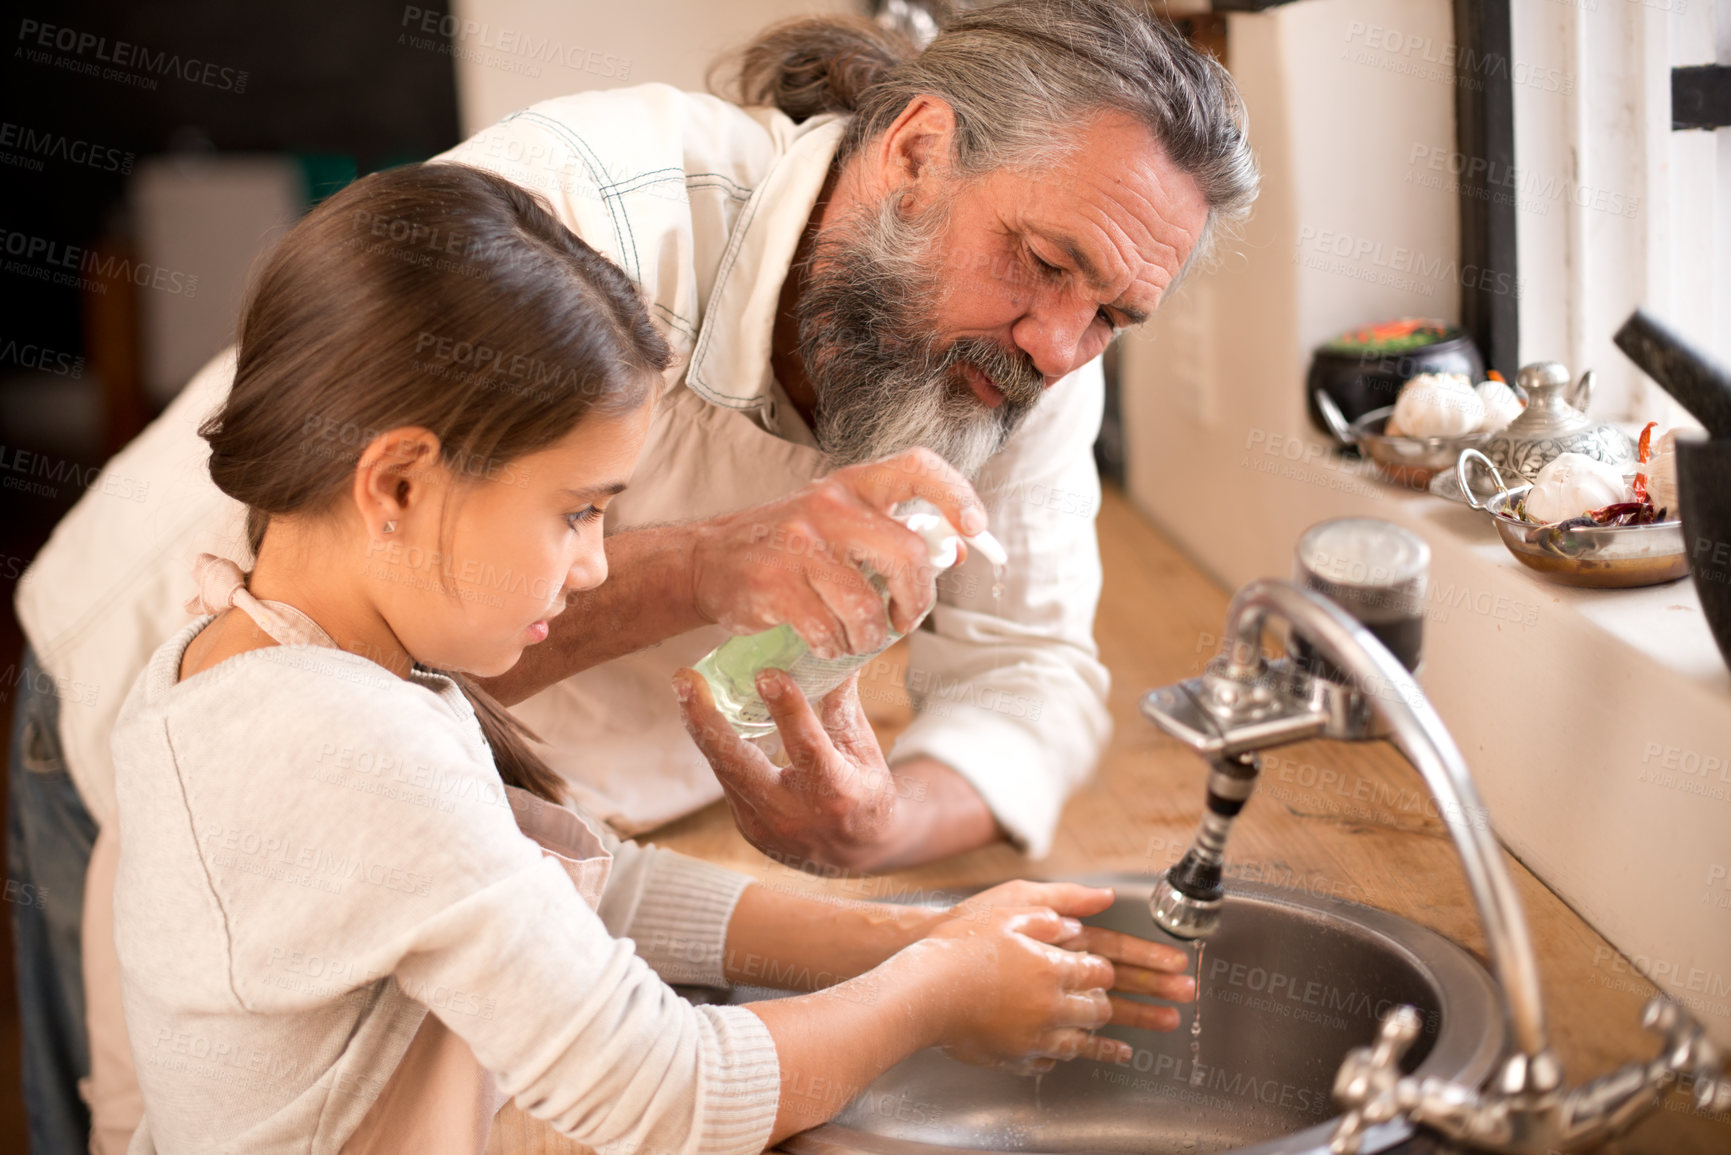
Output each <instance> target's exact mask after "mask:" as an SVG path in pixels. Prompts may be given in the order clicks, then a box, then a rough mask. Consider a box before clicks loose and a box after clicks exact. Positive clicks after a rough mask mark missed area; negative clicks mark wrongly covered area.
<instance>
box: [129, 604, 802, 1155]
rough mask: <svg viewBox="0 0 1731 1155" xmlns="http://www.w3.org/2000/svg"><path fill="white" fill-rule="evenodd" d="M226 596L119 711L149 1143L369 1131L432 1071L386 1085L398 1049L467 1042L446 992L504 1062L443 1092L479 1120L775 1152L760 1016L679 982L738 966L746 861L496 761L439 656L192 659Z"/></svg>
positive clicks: (177, 639)
mask: <svg viewBox="0 0 1731 1155" xmlns="http://www.w3.org/2000/svg"><path fill="white" fill-rule="evenodd" d="M210 620H211V619H210V618H208V617H205V618H200V619H197V620H195V621H194V622H192V623H191V624H190V625H188V626H186V627H185V628H183V629H182V630H180V631H179V632H178V633H177V634H176V635H175V636H174V637H173V638H171V639H170V640H169V641H168V642H167V643H165V644H164V645H163V646H162V647H161V648H160V649H159V650H157V652H156V653H155V655H154V656H153V657H152V659H151V661H150V663H149V664H148V665H147V666H146V668H145V670H144V672H143V673H142V674H141V675H140V677H139V679H138V682H137V685H136V686H135V688H134V689H133V692H132V693H131V694H130V695H129V697H128V698H127V700H126V704H125V706H124V707H123V709H122V710H121V713H120V718H119V720H118V722H117V723H116V725H115V729H114V740H113V754H114V761H115V765H116V767H117V768H118V770H119V773H118V775H117V778H116V781H117V783H118V787H119V792H118V798H117V801H118V808H119V809H118V820H119V823H118V824H119V831H120V857H119V867H118V872H117V875H116V880H115V891H114V934H115V939H114V941H115V947H116V949H117V952H118V955H119V960H120V966H121V980H122V993H123V1003H124V1008H125V1016H126V1026H127V1033H128V1036H129V1038H130V1040H131V1044H132V1054H133V1059H134V1064H135V1067H136V1070H137V1073H138V1080H139V1086H140V1088H141V1089H142V1091H143V1095H144V1106H145V1119H144V1122H143V1123H142V1124H141V1125H140V1127H139V1129H138V1130H137V1131H136V1132H135V1133H134V1134H133V1137H132V1142H131V1145H130V1147H129V1148H128V1150H129V1151H130V1152H132V1155H151V1153H153V1152H156V1151H162V1152H165V1153H167V1152H176V1153H179V1152H187V1153H204V1152H208V1153H215V1152H230V1151H233V1152H245V1153H247V1155H269V1153H271V1152H282V1153H284V1155H287V1153H289V1152H301V1153H311V1155H318V1153H321V1152H323V1153H329V1155H337V1153H338V1152H340V1151H341V1150H342V1149H343V1147H344V1145H345V1144H347V1143H348V1142H349V1141H350V1140H351V1139H355V1138H357V1132H359V1137H360V1138H361V1139H362V1140H363V1141H370V1140H371V1139H372V1138H373V1136H370V1135H369V1134H368V1132H367V1131H365V1130H364V1120H366V1119H367V1118H368V1117H369V1116H378V1115H380V1113H383V1114H384V1115H386V1116H388V1115H389V1114H390V1113H391V1112H392V1111H393V1110H400V1107H401V1104H398V1103H397V1102H396V1099H397V1097H398V1096H397V1095H395V1094H393V1090H395V1091H399V1092H401V1093H402V1094H406V1095H408V1096H410V1097H412V1098H413V1097H420V1096H424V1095H425V1094H426V1092H427V1091H428V1088H426V1087H417V1086H411V1085H406V1084H404V1082H403V1081H402V1080H398V1081H396V1082H395V1083H393V1081H392V1075H393V1072H395V1071H397V1069H398V1068H399V1066H400V1065H401V1064H402V1063H403V1062H405V1061H408V1062H409V1063H411V1065H412V1066H411V1069H412V1070H413V1071H414V1072H416V1073H419V1074H425V1073H427V1072H428V1071H431V1070H434V1069H437V1068H439V1067H441V1066H444V1067H449V1066H450V1064H449V1063H448V1062H444V1063H442V1062H440V1061H439V1057H438V1056H437V1055H432V1054H428V1053H425V1043H426V1040H428V1039H430V1038H433V1037H435V1036H433V1035H429V1033H428V1032H427V1031H426V1029H425V1028H426V1024H427V1016H428V1014H429V1012H430V1013H431V1014H432V1015H435V1016H437V1018H438V1020H439V1022H440V1023H441V1024H443V1027H444V1028H445V1029H446V1030H448V1032H449V1033H450V1034H452V1035H455V1036H456V1037H457V1039H458V1040H460V1041H461V1043H462V1044H464V1046H465V1047H466V1048H467V1049H468V1050H469V1051H470V1052H472V1053H473V1056H474V1058H475V1059H476V1060H477V1061H478V1063H479V1066H480V1067H481V1068H483V1069H484V1070H485V1071H487V1072H490V1073H491V1075H492V1077H493V1079H494V1080H496V1088H495V1086H494V1085H493V1084H490V1083H487V1082H476V1081H473V1080H469V1081H467V1083H466V1085H465V1086H464V1087H462V1088H460V1089H461V1090H463V1091H464V1093H465V1094H466V1095H468V1096H469V1097H470V1098H469V1100H468V1102H466V1103H455V1104H447V1106H449V1107H452V1108H456V1109H457V1111H456V1113H457V1114H458V1115H466V1116H467V1117H468V1118H470V1119H472V1120H473V1121H474V1123H473V1124H472V1125H474V1126H479V1125H482V1124H484V1122H485V1121H486V1120H487V1119H490V1118H491V1110H490V1108H496V1107H497V1105H498V1101H499V1100H498V1098H497V1095H496V1093H497V1094H502V1095H504V1096H509V1097H511V1098H513V1099H515V1100H516V1102H517V1103H518V1105H519V1106H521V1107H522V1108H523V1109H524V1110H525V1111H527V1112H529V1113H530V1114H532V1115H534V1116H536V1117H537V1118H541V1119H545V1120H547V1121H548V1122H550V1123H551V1124H552V1125H553V1126H554V1127H556V1128H557V1129H558V1130H560V1131H561V1132H563V1133H565V1134H567V1135H570V1136H572V1137H574V1138H576V1139H579V1140H581V1141H582V1142H584V1143H587V1144H588V1145H589V1146H592V1147H595V1148H597V1149H599V1150H601V1151H604V1152H618V1153H619V1155H626V1153H630V1155H637V1153H639V1152H643V1151H660V1152H667V1153H669V1155H672V1153H675V1152H678V1153H681V1155H704V1153H711V1152H713V1153H716V1155H721V1153H738V1155H750V1153H753V1152H756V1151H759V1150H761V1149H762V1146H763V1144H764V1142H765V1141H766V1140H767V1139H768V1136H769V1131H770V1127H771V1125H772V1123H773V1121H774V1118H775V1113H776V1109H777V1105H778V1103H779V1100H780V1068H779V1065H778V1063H777V1060H776V1054H775V1043H774V1040H773V1039H772V1038H771V1037H770V1035H769V1032H768V1029H767V1028H766V1027H765V1026H764V1025H763V1023H762V1021H761V1020H759V1019H758V1018H757V1016H756V1015H754V1014H753V1013H752V1012H751V1011H749V1010H747V1009H746V1008H744V1007H694V1006H692V1005H690V1004H689V1003H687V1002H685V1001H684V1000H683V999H681V998H680V997H679V996H678V995H676V994H675V993H674V992H673V991H672V990H671V989H670V988H669V987H668V986H667V985H666V984H665V982H664V981H663V980H664V979H665V980H668V981H676V982H698V983H706V984H709V985H723V984H724V981H725V980H724V969H725V968H724V960H723V951H724V948H725V944H726V935H727V924H728V921H729V919H730V918H731V916H732V912H733V907H734V904H735V903H736V902H737V900H738V896H739V893H740V892H741V890H743V889H744V887H745V886H746V885H747V879H746V878H745V877H744V876H742V875H739V874H735V873H733V872H731V871H727V870H723V869H721V868H720V867H716V866H711V865H708V864H706V863H701V862H696V861H693V860H691V859H688V858H684V857H682V856H680V855H677V854H673V853H670V852H668V851H663V850H656V849H654V848H652V847H643V846H637V845H634V844H631V843H620V842H619V841H618V840H617V839H615V838H612V837H610V836H606V835H605V834H604V833H597V832H596V831H595V830H593V829H591V828H590V827H588V826H587V825H586V824H585V823H584V822H583V820H582V819H581V818H580V817H579V816H578V815H577V814H576V813H574V812H573V811H571V810H569V809H566V808H564V807H557V806H553V805H552V804H550V803H545V802H542V801H540V800H539V799H536V798H533V797H532V796H529V795H526V794H524V793H522V792H520V791H511V790H510V789H508V788H507V787H505V786H504V785H503V783H501V782H500V780H499V775H498V772H497V770H495V769H494V766H493V760H492V756H491V754H490V752H489V751H488V749H487V746H486V741H485V739H484V738H483V736H482V734H481V729H480V726H479V724H478V723H477V721H476V719H475V715H474V711H473V709H472V708H471V707H470V705H469V702H468V699H467V698H465V697H464V696H463V694H462V691H461V690H460V689H458V688H457V686H456V684H455V683H454V682H452V681H451V679H449V678H448V677H445V676H444V675H441V674H433V673H428V672H422V671H417V672H416V673H415V674H414V675H413V676H412V677H411V678H409V679H407V680H405V679H402V678H397V677H395V676H393V675H391V674H390V673H388V672H387V671H385V670H382V669H381V668H380V667H378V666H376V665H374V664H373V663H371V662H368V661H367V660H366V659H364V658H361V657H359V656H357V655H354V654H349V653H345V652H343V651H341V650H336V649H331V648H326V647H321V646H314V645H300V646H272V647H267V648H265V649H259V650H252V651H248V652H246V653H243V654H240V655H237V656H235V657H232V658H229V659H228V660H226V661H224V662H221V663H219V664H217V665H216V666H213V667H211V668H210V669H208V670H205V671H203V672H201V673H198V674H195V675H193V676H192V677H189V678H186V679H184V680H181V679H180V678H179V670H180V664H181V658H182V656H183V655H184V653H185V650H186V646H187V644H188V643H189V642H190V641H191V640H192V639H193V638H194V637H195V636H196V635H197V633H198V631H199V630H200V629H202V628H203V627H204V626H205V625H206V624H207V623H208V622H209V621H210ZM261 705H262V706H264V707H266V708H263V709H261V708H260V706H261ZM631 940H634V941H631ZM440 1034H442V1032H440ZM417 1039H420V1040H422V1042H423V1048H422V1049H421V1050H417V1049H416V1047H415V1043H414V1041H415V1040H417ZM453 1073H457V1074H460V1072H456V1071H454V1072H453ZM458 1081H459V1082H462V1080H458ZM495 1091H496V1093H495ZM423 1101H424V1100H423ZM479 1138H480V1140H481V1142H483V1143H484V1142H485V1135H484V1133H483V1134H481V1135H480V1136H479Z"/></svg>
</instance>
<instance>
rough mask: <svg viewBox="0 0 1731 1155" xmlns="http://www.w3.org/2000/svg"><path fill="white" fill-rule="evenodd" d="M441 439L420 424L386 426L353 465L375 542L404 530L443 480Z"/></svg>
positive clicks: (359, 502)
mask: <svg viewBox="0 0 1731 1155" xmlns="http://www.w3.org/2000/svg"><path fill="white" fill-rule="evenodd" d="M443 471H444V463H443V462H442V461H441V460H440V459H439V438H438V436H437V435H436V434H434V433H433V432H432V431H431V430H428V429H423V428H421V427H420V426H418V425H405V426H402V427H400V428H397V429H388V430H386V431H385V432H383V433H381V434H379V435H378V436H377V437H374V438H373V439H372V440H371V441H370V442H368V443H367V447H366V448H365V449H363V450H362V451H361V459H360V461H358V462H357V463H356V464H355V480H354V494H353V496H354V500H355V508H356V509H357V510H359V511H360V515H361V520H362V521H363V522H364V523H365V524H366V527H367V536H368V537H370V538H372V539H373V540H374V541H378V540H381V539H383V538H384V537H385V536H386V535H388V534H392V533H397V532H399V531H400V529H401V527H402V526H403V524H404V522H405V521H407V520H408V518H409V517H411V516H413V515H414V514H416V513H421V512H423V511H424V510H425V509H426V508H427V507H428V504H429V501H428V499H429V498H430V496H431V495H432V494H433V493H434V491H435V490H437V489H438V488H439V486H440V483H441V482H442V480H443V478H442V474H443Z"/></svg>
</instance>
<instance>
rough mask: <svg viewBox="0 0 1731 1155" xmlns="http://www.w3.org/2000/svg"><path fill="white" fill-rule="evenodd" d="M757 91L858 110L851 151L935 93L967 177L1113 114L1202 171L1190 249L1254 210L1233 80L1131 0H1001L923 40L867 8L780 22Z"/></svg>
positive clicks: (793, 102)
mask: <svg viewBox="0 0 1731 1155" xmlns="http://www.w3.org/2000/svg"><path fill="white" fill-rule="evenodd" d="M738 87H739V91H740V94H741V96H742V97H743V99H745V100H746V102H747V103H754V104H773V105H775V106H777V107H779V108H781V109H782V111H784V112H786V113H787V114H788V115H789V116H792V117H793V118H794V119H796V120H803V119H805V118H807V117H810V116H814V115H817V114H819V113H822V112H836V111H840V112H850V113H852V114H853V121H852V123H851V125H850V126H849V129H848V133H847V136H846V137H845V139H844V140H843V142H842V146H841V149H840V152H839V153H838V162H839V161H840V160H845V159H846V158H847V157H848V156H850V155H852V153H853V152H854V151H856V150H857V149H859V148H860V146H861V145H863V144H864V143H865V142H867V141H869V140H871V139H873V138H874V137H876V136H878V135H879V134H880V133H882V132H883V131H884V130H885V129H887V128H889V126H890V125H891V124H892V123H894V121H895V119H896V117H897V116H899V115H900V114H901V112H902V110H903V109H905V108H906V107H907V106H908V103H909V102H910V101H911V100H913V99H914V98H916V97H919V96H922V95H930V96H936V97H938V98H939V99H941V100H943V101H944V102H945V103H946V104H948V105H949V106H950V108H951V109H952V110H953V112H954V114H955V119H956V134H955V149H954V155H953V156H952V157H951V161H952V163H953V164H954V166H955V168H956V171H957V173H958V175H960V176H962V177H964V178H967V177H978V176H983V175H985V174H987V173H990V172H994V171H997V170H999V169H1003V168H1020V169H1028V170H1038V169H1040V168H1043V167H1045V166H1047V165H1049V164H1051V163H1053V162H1054V161H1056V160H1059V159H1061V158H1062V157H1063V156H1065V155H1066V154H1068V153H1069V152H1071V151H1072V150H1074V149H1075V148H1076V147H1078V138H1079V135H1080V133H1079V131H1078V130H1079V129H1080V128H1081V127H1082V126H1085V125H1087V124H1089V123H1090V122H1091V121H1093V120H1095V119H1096V118H1098V117H1099V116H1100V115H1102V114H1103V113H1106V112H1119V113H1123V114H1125V115H1127V116H1129V117H1131V118H1132V119H1133V120H1135V121H1136V122H1137V123H1139V124H1142V125H1144V126H1146V127H1147V128H1148V129H1149V131H1150V132H1152V133H1153V135H1154V137H1155V139H1157V140H1158V141H1159V142H1160V145H1161V147H1162V148H1163V149H1164V151H1165V153H1166V155H1167V156H1168V157H1169V158H1170V159H1171V161H1172V163H1173V164H1174V165H1176V166H1177V167H1178V168H1179V169H1180V170H1181V171H1183V172H1185V173H1187V174H1189V176H1190V177H1191V178H1192V179H1193V180H1195V182H1196V186H1197V188H1198V189H1199V190H1200V192H1201V193H1202V196H1203V198H1204V200H1205V201H1206V202H1207V204H1208V219H1207V223H1206V224H1205V226H1204V228H1203V230H1202V235H1201V237H1200V238H1199V239H1198V241H1197V244H1196V248H1195V250H1194V251H1193V252H1192V253H1191V254H1190V258H1189V260H1188V261H1186V265H1185V267H1186V269H1188V268H1189V267H1190V266H1191V265H1193V264H1196V263H1199V262H1203V261H1206V260H1207V259H1208V256H1209V253H1210V252H1211V251H1212V250H1213V248H1214V246H1215V243H1216V241H1217V238H1218V236H1219V235H1220V234H1221V233H1223V232H1229V231H1231V229H1232V228H1233V227H1235V226H1236V225H1238V224H1239V223H1240V222H1242V221H1243V220H1244V218H1245V217H1246V216H1248V215H1249V211H1250V205H1251V202H1253V201H1254V200H1255V199H1256V191H1257V181H1258V176H1257V168H1256V159H1255V157H1254V156H1253V155H1252V154H1251V151H1250V144H1249V140H1248V138H1247V120H1246V116H1245V111H1244V104H1243V101H1242V100H1241V99H1240V98H1239V95H1238V89H1237V86H1236V85H1234V84H1233V82H1232V78H1231V76H1230V75H1228V73H1227V71H1226V69H1225V68H1224V67H1222V66H1221V64H1220V63H1219V62H1218V61H1217V60H1215V59H1214V58H1213V57H1212V56H1210V55H1208V54H1206V53H1203V52H1199V51H1197V50H1196V49H1195V48H1193V47H1192V46H1191V45H1190V44H1189V42H1188V41H1186V40H1185V39H1184V37H1183V36H1182V35H1181V34H1180V33H1179V32H1178V30H1177V29H1176V28H1174V27H1173V26H1172V24H1171V23H1170V22H1168V21H1167V20H1165V19H1163V18H1161V17H1158V16H1155V15H1152V14H1151V13H1149V12H1148V11H1146V10H1145V9H1144V8H1142V7H1141V6H1140V5H1136V4H1132V3H1129V2H1126V0H1003V2H1002V3H997V4H992V5H990V6H987V7H982V8H978V9H974V10H970V11H962V12H959V13H956V14H954V15H951V16H949V17H947V18H946V19H945V20H944V22H943V24H942V27H941V30H940V31H939V33H938V35H937V36H936V38H934V39H933V40H932V41H931V43H930V44H929V45H927V46H926V47H925V48H924V50H920V49H917V48H916V47H915V46H914V45H913V43H912V42H911V41H909V40H907V39H906V38H905V37H904V36H902V35H900V34H898V33H895V32H892V31H889V30H888V29H885V28H883V27H880V26H878V25H874V24H872V23H871V22H869V21H866V20H863V19H862V20H848V19H843V18H828V19H825V18H819V19H809V20H798V21H794V22H792V23H790V24H784V25H781V26H779V27H777V28H773V29H770V30H769V31H768V32H766V33H764V34H763V35H762V36H761V37H759V38H758V39H757V40H756V41H755V42H753V43H752V44H751V45H750V46H749V47H748V48H747V49H746V50H745V53H744V55H743V57H742V58H741V62H740V67H739V80H738Z"/></svg>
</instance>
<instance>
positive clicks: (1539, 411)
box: [1484, 361, 1635, 481]
mask: <svg viewBox="0 0 1731 1155" xmlns="http://www.w3.org/2000/svg"><path fill="white" fill-rule="evenodd" d="M1518 380H1519V384H1520V387H1521V390H1522V391H1523V392H1525V393H1526V395H1527V407H1526V409H1525V410H1524V411H1523V412H1522V413H1521V415H1520V416H1519V417H1517V418H1515V419H1514V420H1513V421H1511V422H1509V423H1508V425H1507V426H1506V427H1505V428H1503V429H1502V430H1500V431H1499V432H1497V433H1494V434H1492V435H1491V439H1490V440H1489V441H1488V442H1486V443H1485V446H1484V453H1485V456H1487V457H1489V458H1490V459H1491V461H1492V462H1494V463H1495V464H1496V467H1497V469H1498V470H1499V471H1500V472H1501V473H1502V474H1503V476H1504V477H1507V476H1509V475H1510V474H1516V475H1518V476H1519V477H1520V478H1521V479H1522V480H1524V481H1533V480H1536V479H1537V478H1538V476H1539V470H1541V469H1543V468H1544V467H1545V466H1546V465H1549V464H1550V463H1551V462H1552V461H1554V460H1555V459H1556V458H1558V457H1560V456H1562V455H1563V454H1565V453H1581V454H1585V455H1586V456H1588V457H1592V458H1595V459H1597V460H1599V461H1603V462H1604V463H1605V464H1606V465H1612V466H1615V467H1616V468H1618V469H1623V470H1627V469H1628V467H1630V466H1632V465H1634V464H1635V442H1634V441H1633V439H1631V438H1630V437H1629V435H1628V434H1627V433H1624V432H1623V431H1622V430H1621V429H1618V428H1617V427H1616V426H1615V425H1608V424H1602V423H1599V422H1595V421H1594V420H1593V419H1592V418H1590V417H1588V416H1587V414H1586V413H1585V412H1584V411H1585V409H1586V408H1587V405H1588V404H1589V403H1590V402H1591V400H1592V396H1593V371H1592V370H1591V369H1589V370H1587V371H1586V372H1585V373H1583V374H1581V379H1580V381H1579V382H1577V383H1575V384H1573V385H1571V384H1570V382H1569V371H1568V369H1566V368H1564V367H1563V366H1562V365H1559V364H1558V363H1557V362H1555V361H1535V362H1533V363H1532V364H1531V365H1523V366H1522V367H1521V372H1520V375H1519V378H1518Z"/></svg>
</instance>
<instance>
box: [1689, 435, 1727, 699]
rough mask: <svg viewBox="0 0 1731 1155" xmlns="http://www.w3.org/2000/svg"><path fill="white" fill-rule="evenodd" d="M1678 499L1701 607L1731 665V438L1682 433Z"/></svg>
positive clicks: (1690, 565)
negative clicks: (1691, 437) (1694, 437)
mask: <svg viewBox="0 0 1731 1155" xmlns="http://www.w3.org/2000/svg"><path fill="white" fill-rule="evenodd" d="M1677 504H1678V505H1681V506H1682V507H1683V511H1682V512H1683V540H1684V542H1685V544H1686V546H1687V548H1688V551H1689V572H1690V573H1691V574H1692V575H1694V578H1695V592H1696V593H1698V594H1700V595H1701V610H1702V612H1703V613H1705V614H1706V615H1707V625H1708V626H1709V627H1711V629H1712V630H1713V640H1714V641H1716V642H1718V643H1719V653H1720V654H1722V655H1723V656H1724V658H1725V662H1726V664H1727V665H1731V439H1728V438H1723V437H1721V438H1716V439H1714V440H1685V439H1684V438H1682V437H1679V438H1677Z"/></svg>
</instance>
